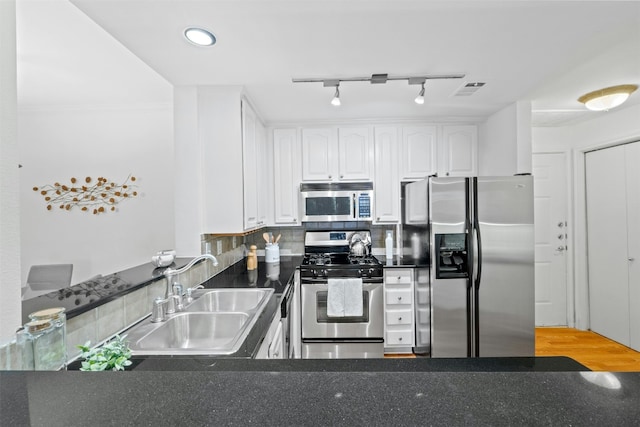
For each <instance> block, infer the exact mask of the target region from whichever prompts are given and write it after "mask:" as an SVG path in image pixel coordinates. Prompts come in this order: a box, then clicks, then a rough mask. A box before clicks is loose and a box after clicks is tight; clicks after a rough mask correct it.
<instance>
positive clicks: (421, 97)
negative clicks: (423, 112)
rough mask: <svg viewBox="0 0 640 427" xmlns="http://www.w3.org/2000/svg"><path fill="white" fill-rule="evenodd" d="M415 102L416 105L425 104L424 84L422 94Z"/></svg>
mask: <svg viewBox="0 0 640 427" xmlns="http://www.w3.org/2000/svg"><path fill="white" fill-rule="evenodd" d="M414 101H415V102H416V104H420V105H422V104H424V82H423V83H422V89H420V93H419V94H418V96H416V99H414Z"/></svg>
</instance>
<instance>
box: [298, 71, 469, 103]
mask: <svg viewBox="0 0 640 427" xmlns="http://www.w3.org/2000/svg"><path fill="white" fill-rule="evenodd" d="M463 77H464V74H443V75H430V76H429V75H427V76H392V77H389V75H388V74H372V75H371V77H344V78H341V79H322V78H293V79H291V81H292V82H293V83H322V84H323V85H324V87H335V88H336V92H335V95H334V97H333V99H332V100H331V104H333V105H336V106H337V105H340V90H339V89H338V87H339V86H340V83H341V82H369V83H371V84H385V83H387V81H389V80H406V81H407V82H408V83H409V84H410V85H422V89H421V90H420V94H419V95H418V97H417V98H415V102H416V103H417V104H424V84H425V82H426V81H427V80H440V79H461V78H463Z"/></svg>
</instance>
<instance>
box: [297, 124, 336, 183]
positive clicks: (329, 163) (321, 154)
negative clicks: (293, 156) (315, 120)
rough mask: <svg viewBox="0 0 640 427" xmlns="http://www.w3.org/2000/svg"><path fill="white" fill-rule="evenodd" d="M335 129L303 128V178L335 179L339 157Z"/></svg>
mask: <svg viewBox="0 0 640 427" xmlns="http://www.w3.org/2000/svg"><path fill="white" fill-rule="evenodd" d="M337 148H338V147H337V132H336V130H335V129H331V128H322V129H302V179H303V180H304V181H331V180H333V179H335V175H336V172H337V171H336V168H335V167H334V159H337Z"/></svg>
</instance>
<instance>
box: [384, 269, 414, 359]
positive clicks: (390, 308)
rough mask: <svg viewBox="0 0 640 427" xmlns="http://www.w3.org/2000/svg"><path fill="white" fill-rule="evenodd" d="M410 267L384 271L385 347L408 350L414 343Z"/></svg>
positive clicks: (411, 274)
mask: <svg viewBox="0 0 640 427" xmlns="http://www.w3.org/2000/svg"><path fill="white" fill-rule="evenodd" d="M414 330H415V319H414V305H413V269H411V268H387V269H385V270H384V350H385V353H411V352H412V348H413V346H414V345H415V333H414Z"/></svg>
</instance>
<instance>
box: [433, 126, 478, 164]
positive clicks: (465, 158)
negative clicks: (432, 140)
mask: <svg viewBox="0 0 640 427" xmlns="http://www.w3.org/2000/svg"><path fill="white" fill-rule="evenodd" d="M439 149H440V152H441V153H442V157H441V162H440V164H439V167H438V176H476V175H478V129H477V127H476V126H474V125H468V126H443V127H442V139H441V144H440V147H439Z"/></svg>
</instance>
